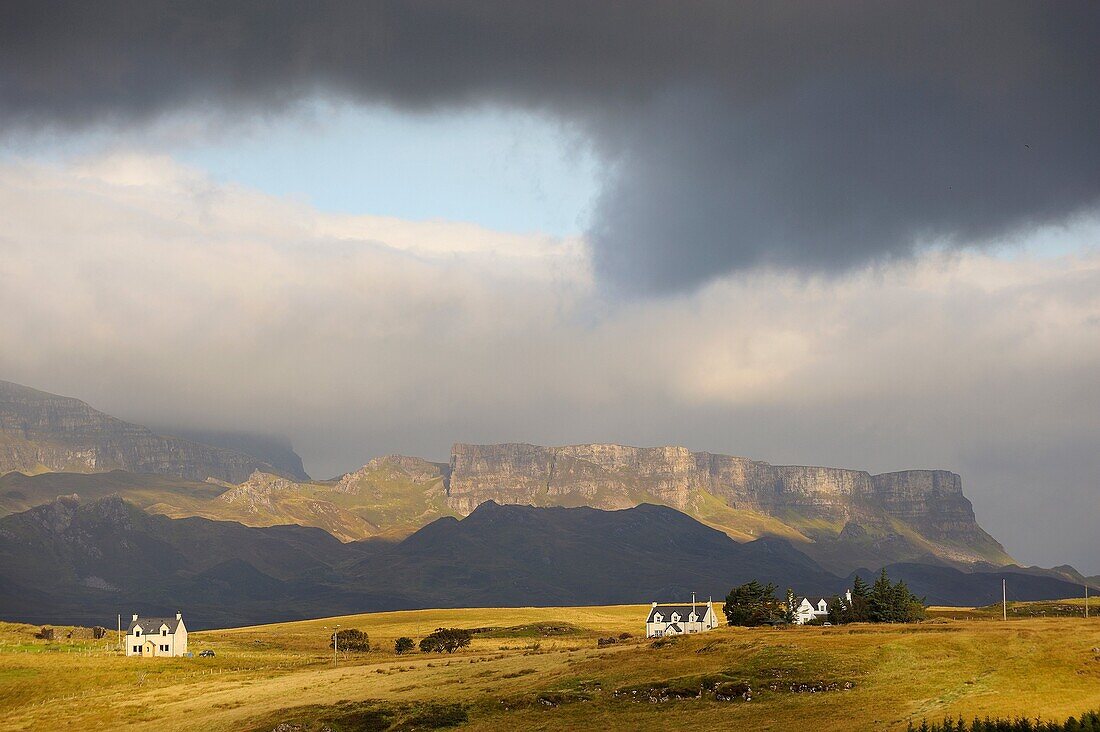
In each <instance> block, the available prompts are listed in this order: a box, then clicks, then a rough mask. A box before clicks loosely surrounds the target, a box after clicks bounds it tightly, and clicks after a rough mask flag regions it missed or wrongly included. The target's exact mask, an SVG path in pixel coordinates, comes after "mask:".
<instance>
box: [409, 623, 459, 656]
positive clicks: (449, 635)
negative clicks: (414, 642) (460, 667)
mask: <svg viewBox="0 0 1100 732" xmlns="http://www.w3.org/2000/svg"><path fill="white" fill-rule="evenodd" d="M470 639H471V635H470V631H468V630H463V629H462V628H437V629H436V630H435V632H433V633H432V634H431V635H429V636H428V637H427V638H425V639H423V640H422V641H420V652H421V653H454V652H455V651H457V650H458V649H459V648H462V647H464V646H468V645H470Z"/></svg>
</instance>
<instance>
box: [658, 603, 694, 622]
mask: <svg viewBox="0 0 1100 732" xmlns="http://www.w3.org/2000/svg"><path fill="white" fill-rule="evenodd" d="M658 612H659V613H661V616H662V617H663V618H664V621H663V622H669V621H671V620H672V613H680V620H684V621H686V620H687V619H688V616H689V615H691V603H690V602H689V603H685V604H682V605H681V604H676V605H656V606H654V607H651V608H649V616H648V617H646V619H645V621H646V622H647V623H655V622H657V621H655V620H654V619H653V615H654V613H658ZM695 614H696V615H698V616H699V619H700V620H702V619H703V617H704V616H705V615H706V614H707V603H705V602H697V603H695Z"/></svg>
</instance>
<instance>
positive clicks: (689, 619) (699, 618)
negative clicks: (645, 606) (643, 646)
mask: <svg viewBox="0 0 1100 732" xmlns="http://www.w3.org/2000/svg"><path fill="white" fill-rule="evenodd" d="M717 627H718V616H717V615H716V614H715V612H714V603H713V602H712V601H711V600H707V601H706V602H694V601H692V602H685V603H674V604H668V603H658V602H655V603H653V604H652V605H650V606H649V615H648V616H647V617H646V620H645V636H646V638H661V637H663V636H666V635H681V634H684V633H702V632H704V631H707V630H714V629H715V628H717Z"/></svg>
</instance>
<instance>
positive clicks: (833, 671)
mask: <svg viewBox="0 0 1100 732" xmlns="http://www.w3.org/2000/svg"><path fill="white" fill-rule="evenodd" d="M1044 605H1045V606H1046V609H1043V608H1042V607H1041V606H1044ZM1021 607H1024V606H1022V605H1021V606H1017V610H1018V612H1017V613H1016V614H1015V615H1013V617H1014V618H1016V619H1012V620H1011V621H1010V622H1008V623H1004V622H1000V620H999V616H997V619H994V618H995V614H994V612H993V610H992V609H958V608H937V609H935V610H934V611H933V612H932V613H931V615H932V617H931V618H930V619H929V620H928V621H925V622H923V623H919V624H916V625H907V626H870V625H854V626H845V627H831V628H790V629H780V630H773V629H741V628H725V627H723V628H719V629H718V630H715V631H713V632H711V633H706V634H702V635H697V636H691V637H681V638H677V639H676V640H674V641H672V642H671V643H665V644H660V643H658V644H654V643H653V642H652V641H647V640H645V639H644V638H640V637H638V633H639V629H640V627H641V623H640V622H639V620H640V619H642V618H644V615H645V612H646V608H645V607H644V606H617V607H591V608H558V609H555V608H522V609H487V610H427V611H412V612H396V613H377V614H369V615H355V616H347V617H340V618H327V619H323V620H311V621H303V622H297V623H284V624H278V625H266V626H256V627H250V628H239V629H233V630H220V631H205V632H197V633H192V634H191V637H190V647H191V650H192V651H194V652H195V653H196V655H197V652H198V651H199V650H202V649H206V648H209V649H212V650H214V651H215V652H216V653H217V656H216V657H215V658H213V659H200V658H197V657H196V658H192V659H127V658H125V657H122V656H120V655H117V654H116V653H114V652H113V651H111V650H110V649H109V644H110V642H113V640H114V633H113V632H111V633H110V634H109V635H108V638H107V639H105V640H101V641H93V640H91V638H90V632H89V631H86V630H84V629H75V630H74V631H73V635H72V637H71V638H68V637H66V635H67V634H68V632H69V630H70V629H67V628H58V638H59V640H58V641H56V642H54V643H47V642H46V641H42V640H36V639H35V638H34V637H33V634H34V632H35V630H37V629H36V628H32V627H30V626H26V625H16V624H11V623H2V624H0V729H4V730H9V729H10V730H29V729H43V730H45V729H50V730H52V729H62V728H72V729H79V730H107V729H133V730H197V729H201V730H273V729H275V728H276V727H277V726H278V725H279V724H280V723H287V724H289V725H291V726H288V727H284V729H296V727H294V726H293V725H298V724H300V725H301V727H300V728H301V729H303V730H321V729H323V728H324V727H325V725H327V728H328V729H331V730H334V731H338V730H343V731H344V732H347V730H373V729H390V728H399V729H417V728H419V729H426V728H433V727H439V726H445V725H450V724H454V723H459V722H463V720H465V722H464V723H465V724H466V725H468V728H471V729H494V730H499V729H501V728H507V729H509V730H527V729H588V728H593V729H594V728H600V729H605V730H606V729H676V728H686V727H689V726H693V727H711V728H739V729H749V730H756V729H759V730H789V729H791V728H792V727H797V726H805V725H806V724H807V723H812V725H813V726H814V728H815V729H818V730H822V731H826V732H827V731H828V730H853V729H857V730H864V729H866V730H880V729H881V730H895V729H905V727H906V724H907V723H908V721H909V720H915V721H916V722H918V723H919V721H920V720H921V719H922V718H924V717H928V718H929V719H940V718H942V717H943V716H944V715H952V716H955V715H963V716H965V717H968V718H969V717H973V716H975V715H980V716H983V717H984V716H986V715H1008V716H1013V715H1017V714H1021V715H1027V716H1031V717H1034V716H1037V715H1041V716H1042V717H1044V718H1051V717H1062V718H1064V717H1066V716H1068V715H1070V714H1078V713H1080V712H1081V711H1083V710H1085V709H1092V708H1100V619H1096V618H1093V619H1090V620H1088V621H1086V620H1084V619H1083V618H1081V617H1079V616H1077V617H1069V616H1066V617H1050V614H1051V612H1053V611H1052V608H1054V607H1061V608H1063V609H1064V610H1065V612H1067V613H1068V612H1070V610H1068V609H1072V608H1074V607H1076V608H1077V609H1080V605H1079V604H1076V603H1074V601H1064V602H1061V603H1034V604H1028V605H1027V607H1029V608H1030V609H1031V610H1033V611H1034V612H1030V613H1024V612H1020V611H1019V610H1020V608H1021ZM1010 609H1011V608H1010ZM1040 610H1041V611H1042V612H1044V613H1045V616H1040V617H1026V616H1027V615H1029V614H1037V613H1038V612H1040ZM1010 615H1011V613H1010ZM952 616H954V617H955V618H956V619H951V618H952ZM336 623H339V624H340V626H341V627H343V628H359V629H362V630H365V631H366V632H368V633H369V634H370V637H371V641H372V644H373V645H374V646H375V650H372V651H371V652H370V653H366V654H354V655H350V654H349V655H348V656H346V657H344V656H342V657H341V658H340V659H339V661H340V666H339V667H338V668H333V658H332V647H331V645H330V644H329V638H330V636H329V633H330V630H329V629H330V628H332V627H333V626H334V625H335V624H336ZM440 626H456V627H465V628H471V629H473V628H477V629H480V631H479V632H477V633H476V634H475V635H474V641H473V643H472V644H471V646H470V647H469V648H466V649H463V650H461V651H459V652H458V653H455V654H454V655H453V656H447V655H426V654H421V653H411V654H408V655H404V656H396V655H395V654H394V652H393V641H394V639H395V638H397V637H398V636H402V635H407V636H411V637H414V638H417V639H419V638H421V637H423V636H424V635H425V634H427V633H428V632H430V631H431V630H433V629H435V628H436V627H440ZM621 633H632V634H634V637H632V638H628V639H625V640H620V641H618V642H616V643H614V644H611V645H606V646H603V647H598V646H597V640H598V639H599V638H601V637H607V636H618V635H619V634H621ZM703 687H706V688H707V689H708V691H706V692H703V693H700V691H699V690H700V689H701V688H703ZM715 687H717V689H718V690H719V691H721V692H724V693H725V695H726V696H733V697H734V700H733V701H720V700H718V699H717V698H716V696H715V693H714V692H713V691H712V690H710V689H714V688H715ZM746 689H751V692H749V696H751V700H745V698H744V696H745V691H746Z"/></svg>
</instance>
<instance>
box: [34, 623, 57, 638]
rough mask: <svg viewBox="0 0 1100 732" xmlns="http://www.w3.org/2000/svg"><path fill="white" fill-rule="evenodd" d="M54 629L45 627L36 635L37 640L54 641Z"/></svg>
mask: <svg viewBox="0 0 1100 732" xmlns="http://www.w3.org/2000/svg"><path fill="white" fill-rule="evenodd" d="M54 635H55V633H54V629H53V628H51V627H50V626H48V625H43V626H42V630H40V631H38V632H37V633H35V634H34V637H35V638H41V639H42V640H48V641H52V640H53V639H54Z"/></svg>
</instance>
